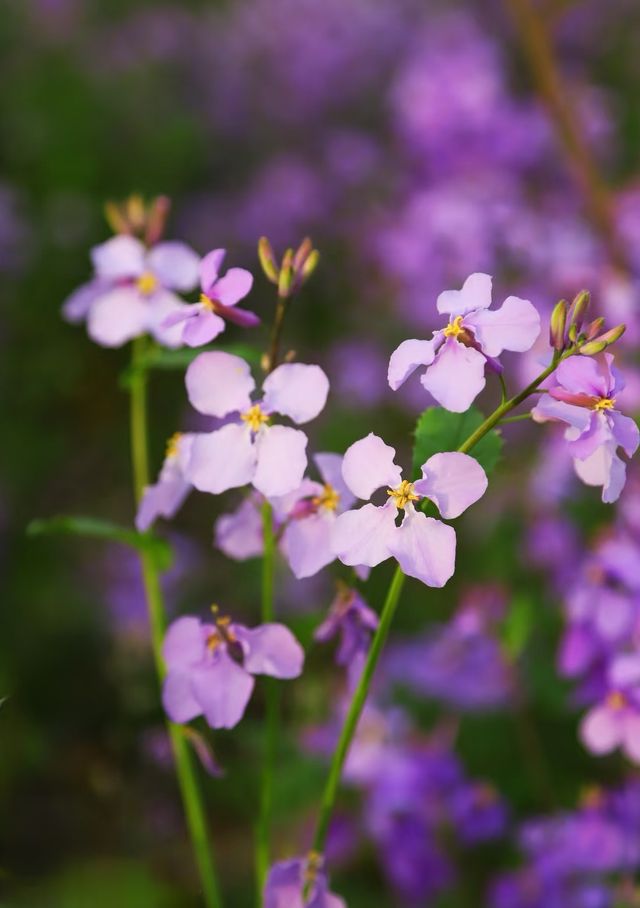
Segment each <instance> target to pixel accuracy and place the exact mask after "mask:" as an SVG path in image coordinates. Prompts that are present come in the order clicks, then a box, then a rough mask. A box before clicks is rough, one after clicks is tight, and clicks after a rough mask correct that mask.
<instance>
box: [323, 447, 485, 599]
mask: <svg viewBox="0 0 640 908" xmlns="http://www.w3.org/2000/svg"><path fill="white" fill-rule="evenodd" d="M395 453H396V452H395V450H394V449H393V448H392V447H390V446H389V445H386V444H385V443H384V441H383V440H382V439H381V438H379V437H378V436H377V435H374V434H373V433H370V434H369V435H367V437H366V438H362V439H360V441H356V442H355V444H352V445H351V447H350V448H349V449H348V450H347V452H346V454H345V455H344V461H343V464H342V475H343V477H344V481H345V482H346V484H347V486H348V487H349V488H350V489H351V491H352V492H353V494H354V495H356V496H357V497H358V498H363V499H367V498H371V496H372V495H373V493H374V492H375V491H376V490H377V489H380V488H382V487H385V486H386V487H387V501H386V502H385V503H384V504H382V505H374V504H371V503H370V504H366V505H364V507H362V508H359V509H358V510H355V511H347V512H346V513H344V514H341V515H340V516H339V517H338V518H337V519H336V522H335V527H334V533H333V548H334V551H335V552H336V554H337V556H338V557H339V558H340V560H341V561H343V562H344V563H345V564H349V565H356V564H366V565H369V566H370V567H375V565H377V564H380V563H381V562H382V561H386V559H387V558H391V557H393V558H396V560H397V561H398V563H399V565H400V567H401V568H402V570H403V571H404V573H405V574H407V575H409V576H410V577H416V578H417V579H418V580H422V581H423V583H426V584H427V585H428V586H436V587H440V586H444V584H445V583H446V582H447V580H449V578H450V577H451V576H452V574H453V571H454V566H455V553H456V534H455V531H454V530H453V528H452V527H450V526H448V525H447V524H445V523H442V522H441V521H440V520H435V519H434V518H433V517H427V516H426V515H425V514H423V513H422V512H421V511H417V510H416V508H415V502H416V501H419V500H420V499H421V498H428V499H430V500H431V501H433V502H434V504H436V505H437V507H438V510H439V511H440V514H441V515H442V516H443V517H445V518H452V517H458V516H459V515H460V514H462V512H463V511H465V510H466V509H467V508H468V507H469V505H471V504H473V503H474V502H475V501H477V500H478V499H479V498H480V497H481V496H482V495H483V494H484V492H485V489H486V488H487V477H486V474H485V472H484V470H483V469H482V467H481V466H480V464H479V463H478V462H477V461H476V460H474V459H473V457H469V456H468V455H467V454H460V453H458V452H456V451H452V452H445V453H442V454H434V455H433V457H430V458H429V459H428V460H427V462H426V463H424V464H423V466H422V479H419V480H417V481H416V482H409V481H408V480H406V479H402V473H401V470H400V467H399V466H398V465H397V464H396V463H394V460H393V458H394V457H395ZM399 511H403V512H404V513H403V518H402V522H401V523H400V525H399V526H398V525H396V519H397V516H398V512H399Z"/></svg>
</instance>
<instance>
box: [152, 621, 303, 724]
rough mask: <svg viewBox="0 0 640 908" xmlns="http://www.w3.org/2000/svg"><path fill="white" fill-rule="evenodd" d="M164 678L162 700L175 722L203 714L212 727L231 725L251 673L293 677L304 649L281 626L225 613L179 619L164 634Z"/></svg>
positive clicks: (244, 702)
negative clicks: (247, 623) (239, 620)
mask: <svg viewBox="0 0 640 908" xmlns="http://www.w3.org/2000/svg"><path fill="white" fill-rule="evenodd" d="M162 655H163V658H164V660H165V663H166V665H167V677H166V678H165V681H164V686H163V690H162V702H163V705H164V708H165V711H166V712H167V715H168V716H169V718H170V719H171V720H172V721H173V722H190V721H191V719H195V718H196V716H201V715H204V717H205V719H206V720H207V722H208V723H209V725H210V726H211V727H212V728H233V727H234V725H237V724H238V722H239V721H240V719H241V718H242V716H243V715H244V711H245V709H246V706H247V703H248V702H249V698H250V697H251V692H252V691H253V684H254V681H253V675H271V676H272V677H274V678H297V677H298V675H299V674H300V673H301V671H302V664H303V661H304V653H303V650H302V648H301V646H300V644H299V643H298V642H297V640H296V639H295V637H294V636H293V634H292V633H291V631H290V630H289V629H288V628H286V627H285V626H284V625H283V624H262V625H259V626H258V627H254V628H248V627H244V626H243V625H241V624H234V623H231V622H230V621H229V619H228V618H226V617H216V618H215V623H207V622H203V621H200V619H199V618H194V617H183V618H178V619H177V620H176V621H174V622H173V624H171V626H170V627H169V629H168V631H167V634H166V636H165V640H164V644H163V647H162Z"/></svg>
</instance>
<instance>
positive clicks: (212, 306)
mask: <svg viewBox="0 0 640 908" xmlns="http://www.w3.org/2000/svg"><path fill="white" fill-rule="evenodd" d="M200 302H201V303H202V305H203V306H204V307H205V308H206V309H208V310H209V311H210V312H215V311H216V301H215V300H212V299H211V297H210V296H207V294H206V293H201V294H200Z"/></svg>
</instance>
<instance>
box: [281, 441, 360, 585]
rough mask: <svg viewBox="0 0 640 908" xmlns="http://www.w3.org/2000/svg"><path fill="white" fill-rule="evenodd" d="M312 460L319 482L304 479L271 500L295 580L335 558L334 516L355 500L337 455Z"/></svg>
mask: <svg viewBox="0 0 640 908" xmlns="http://www.w3.org/2000/svg"><path fill="white" fill-rule="evenodd" d="M314 461H315V463H316V466H317V468H318V471H319V473H320V476H321V477H322V480H323V482H322V483H319V482H313V481H312V480H310V479H306V480H304V481H303V483H302V485H301V486H300V488H299V489H297V490H296V491H295V492H292V493H291V494H290V495H288V496H285V498H284V499H277V498H276V499H274V501H273V504H274V513H275V514H276V516H277V517H279V519H280V520H281V522H282V523H283V530H282V536H281V541H280V549H281V551H282V554H283V555H284V557H285V558H286V559H287V561H288V562H289V566H290V568H291V570H292V571H293V573H294V575H295V576H296V577H297V578H298V580H302V579H303V578H304V577H312V576H313V575H314V574H317V573H318V571H319V570H321V569H322V568H323V567H326V566H327V565H328V564H330V563H331V562H332V561H333V560H334V558H335V557H336V556H335V553H334V551H333V549H332V545H331V541H332V534H333V528H334V526H335V522H336V519H337V517H338V515H339V514H341V513H343V512H344V511H346V510H347V509H348V508H350V507H351V505H352V504H353V502H354V501H355V497H354V496H353V495H352V494H351V491H350V490H349V488H348V487H347V486H346V485H345V482H344V479H343V478H342V457H341V456H340V455H339V454H328V453H327V454H316V455H315V457H314Z"/></svg>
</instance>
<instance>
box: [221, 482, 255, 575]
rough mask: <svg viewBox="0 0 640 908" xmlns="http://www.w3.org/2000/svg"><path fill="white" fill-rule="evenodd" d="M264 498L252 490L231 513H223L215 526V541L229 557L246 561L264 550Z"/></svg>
mask: <svg viewBox="0 0 640 908" xmlns="http://www.w3.org/2000/svg"><path fill="white" fill-rule="evenodd" d="M263 501H264V498H263V496H262V495H260V493H259V492H255V491H252V492H251V493H250V494H249V495H247V496H246V498H243V499H242V501H241V503H240V505H239V506H238V507H237V508H236V510H235V511H232V512H231V513H230V514H222V515H221V516H220V517H218V519H217V520H216V524H215V527H214V534H213V538H214V543H215V545H216V546H217V547H218V548H219V549H220V551H221V552H224V554H225V555H226V556H227V558H233V559H234V561H246V559H247V558H257V557H258V556H259V555H262V552H263V551H264V536H263V532H262V516H261V514H260V508H261V507H262V503H263Z"/></svg>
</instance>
